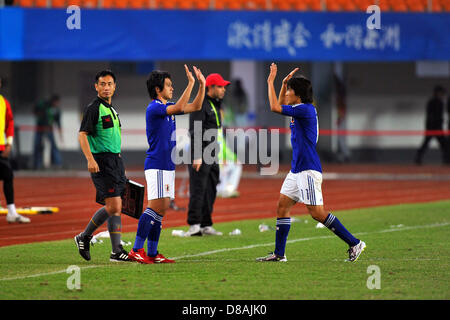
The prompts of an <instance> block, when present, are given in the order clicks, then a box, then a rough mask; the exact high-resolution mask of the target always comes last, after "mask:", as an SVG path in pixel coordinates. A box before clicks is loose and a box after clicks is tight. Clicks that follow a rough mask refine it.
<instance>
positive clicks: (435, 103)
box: [415, 86, 450, 165]
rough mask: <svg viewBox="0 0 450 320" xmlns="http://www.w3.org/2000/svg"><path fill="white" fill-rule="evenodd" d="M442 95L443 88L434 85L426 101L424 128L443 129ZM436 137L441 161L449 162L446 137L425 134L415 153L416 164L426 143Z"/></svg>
mask: <svg viewBox="0 0 450 320" xmlns="http://www.w3.org/2000/svg"><path fill="white" fill-rule="evenodd" d="M444 96H445V89H444V88H443V87H441V86H436V87H435V88H434V94H433V97H432V98H431V99H430V100H429V101H428V103H427V109H426V120H425V129H426V130H433V131H434V130H438V131H441V130H443V123H444ZM433 138H436V139H437V141H438V142H439V146H440V147H441V151H442V161H443V162H444V163H450V159H449V150H448V149H449V147H448V143H447V139H445V136H443V135H426V136H425V139H424V141H423V143H422V146H421V147H420V148H419V150H418V151H417V154H416V158H415V162H416V163H417V164H419V165H420V164H422V158H423V156H424V154H425V152H426V150H427V149H428V144H429V143H430V141H431V139H433Z"/></svg>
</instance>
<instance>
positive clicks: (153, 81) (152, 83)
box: [147, 70, 171, 99]
mask: <svg viewBox="0 0 450 320" xmlns="http://www.w3.org/2000/svg"><path fill="white" fill-rule="evenodd" d="M166 78H169V79H171V78H170V73H168V72H167V71H160V70H153V71H152V72H151V73H150V75H149V76H148V79H147V91H148V95H149V96H150V98H152V99H156V97H157V96H158V94H157V93H156V88H159V90H160V91H162V90H163V89H164V81H165V80H166Z"/></svg>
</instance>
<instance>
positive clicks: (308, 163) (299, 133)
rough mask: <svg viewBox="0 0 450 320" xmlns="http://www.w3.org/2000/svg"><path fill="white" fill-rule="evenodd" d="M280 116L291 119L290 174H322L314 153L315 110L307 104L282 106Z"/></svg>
mask: <svg viewBox="0 0 450 320" xmlns="http://www.w3.org/2000/svg"><path fill="white" fill-rule="evenodd" d="M281 113H282V114H284V115H286V116H290V117H292V119H291V124H290V128H291V144H292V163H291V171H292V173H298V172H301V171H305V170H316V171H319V172H322V166H321V164H320V159H319V155H318V154H317V151H316V146H317V141H318V139H319V121H318V118H317V111H316V108H315V107H314V106H313V105H312V104H309V103H301V104H297V105H293V106H285V105H283V106H282V112H281Z"/></svg>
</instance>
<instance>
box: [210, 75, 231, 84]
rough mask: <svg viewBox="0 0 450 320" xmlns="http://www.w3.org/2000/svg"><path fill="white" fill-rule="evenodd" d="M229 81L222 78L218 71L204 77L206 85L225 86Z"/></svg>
mask: <svg viewBox="0 0 450 320" xmlns="http://www.w3.org/2000/svg"><path fill="white" fill-rule="evenodd" d="M230 83H231V82H230V81H226V80H224V79H223V78H222V76H221V75H220V74H218V73H211V74H210V75H209V76H207V77H206V86H207V87H209V86H227V85H229V84H230Z"/></svg>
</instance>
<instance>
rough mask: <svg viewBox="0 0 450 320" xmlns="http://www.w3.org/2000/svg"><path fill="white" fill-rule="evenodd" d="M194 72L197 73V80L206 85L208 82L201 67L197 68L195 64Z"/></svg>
mask: <svg viewBox="0 0 450 320" xmlns="http://www.w3.org/2000/svg"><path fill="white" fill-rule="evenodd" d="M194 73H195V76H196V77H197V80H198V81H199V82H200V83H202V84H203V85H205V84H206V79H205V76H204V75H203V73H202V71H201V70H200V69H199V68H197V67H196V66H194Z"/></svg>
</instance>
